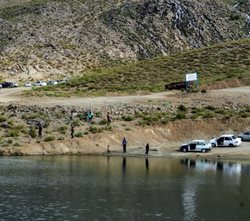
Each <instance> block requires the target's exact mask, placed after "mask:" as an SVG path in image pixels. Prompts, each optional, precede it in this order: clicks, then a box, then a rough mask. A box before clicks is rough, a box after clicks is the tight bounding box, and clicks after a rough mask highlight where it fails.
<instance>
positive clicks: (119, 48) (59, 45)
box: [0, 0, 249, 80]
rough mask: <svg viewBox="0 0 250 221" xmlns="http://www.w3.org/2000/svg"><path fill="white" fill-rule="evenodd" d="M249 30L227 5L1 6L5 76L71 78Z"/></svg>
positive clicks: (76, 1)
mask: <svg viewBox="0 0 250 221" xmlns="http://www.w3.org/2000/svg"><path fill="white" fill-rule="evenodd" d="M245 4H246V5H247V1H246V2H245ZM248 25H249V17H248V16H247V15H246V14H245V13H243V11H240V10H238V9H237V7H233V6H230V5H229V4H227V3H225V1H223V0H64V1H62V0H50V1H49V0H33V1H31V0H20V1H17V0H0V28H1V31H0V32H1V34H0V74H1V76H3V78H16V79H19V80H22V79H23V80H26V79H44V78H54V77H55V76H56V75H62V76H70V75H73V74H77V73H80V72H82V71H85V70H87V69H90V68H93V67H97V66H110V65H113V64H117V63H120V62H123V61H127V60H138V59H148V58H153V57H156V56H159V55H166V54H170V53H174V52H177V51H183V50H186V49H190V48H200V47H203V46H207V45H210V44H213V43H218V42H222V41H225V40H232V39H239V38H242V37H246V36H247V35H248V32H249V26H248Z"/></svg>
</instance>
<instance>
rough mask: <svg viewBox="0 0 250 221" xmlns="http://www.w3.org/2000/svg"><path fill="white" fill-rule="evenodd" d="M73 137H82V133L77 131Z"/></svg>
mask: <svg viewBox="0 0 250 221" xmlns="http://www.w3.org/2000/svg"><path fill="white" fill-rule="evenodd" d="M74 136H75V137H83V132H81V131H79V132H77V133H75V135H74Z"/></svg>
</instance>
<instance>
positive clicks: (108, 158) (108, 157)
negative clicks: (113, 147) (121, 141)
mask: <svg viewBox="0 0 250 221" xmlns="http://www.w3.org/2000/svg"><path fill="white" fill-rule="evenodd" d="M109 160H110V156H107V164H109Z"/></svg>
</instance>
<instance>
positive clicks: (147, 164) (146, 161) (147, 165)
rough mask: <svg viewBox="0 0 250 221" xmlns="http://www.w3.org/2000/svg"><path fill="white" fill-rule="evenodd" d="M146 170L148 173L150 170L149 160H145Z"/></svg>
mask: <svg viewBox="0 0 250 221" xmlns="http://www.w3.org/2000/svg"><path fill="white" fill-rule="evenodd" d="M145 168H146V171H147V172H148V169H149V161H148V158H145Z"/></svg>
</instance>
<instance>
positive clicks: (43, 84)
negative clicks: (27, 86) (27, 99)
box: [33, 81, 47, 86]
mask: <svg viewBox="0 0 250 221" xmlns="http://www.w3.org/2000/svg"><path fill="white" fill-rule="evenodd" d="M33 85H34V86H46V85H47V83H46V82H44V81H37V82H35V83H34V84H33Z"/></svg>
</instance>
